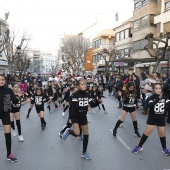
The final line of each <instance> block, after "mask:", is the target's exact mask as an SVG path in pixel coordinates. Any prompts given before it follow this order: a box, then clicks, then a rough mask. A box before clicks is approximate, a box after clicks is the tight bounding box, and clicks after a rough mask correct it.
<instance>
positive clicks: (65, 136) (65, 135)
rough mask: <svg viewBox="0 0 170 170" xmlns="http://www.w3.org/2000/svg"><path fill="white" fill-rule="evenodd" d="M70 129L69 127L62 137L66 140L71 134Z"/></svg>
mask: <svg viewBox="0 0 170 170" xmlns="http://www.w3.org/2000/svg"><path fill="white" fill-rule="evenodd" d="M69 130H70V128H67V129H66V131H65V132H64V133H63V136H62V139H63V140H66V139H67V137H68V136H69V135H70V134H69Z"/></svg>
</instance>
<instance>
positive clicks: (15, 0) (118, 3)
mask: <svg viewBox="0 0 170 170" xmlns="http://www.w3.org/2000/svg"><path fill="white" fill-rule="evenodd" d="M133 2H134V0H60V1H59V0H0V16H2V14H3V13H4V12H6V11H9V12H10V14H9V18H8V24H9V25H10V28H11V29H14V30H15V32H17V35H22V33H23V32H26V33H27V34H28V35H30V36H31V41H30V43H29V47H31V48H35V49H40V50H42V51H44V52H50V53H52V54H54V55H56V54H57V48H58V45H59V38H60V35H61V34H63V33H72V34H78V33H80V32H81V31H83V30H85V29H86V28H88V27H89V26H90V25H92V24H93V23H95V22H96V15H97V14H98V13H105V14H108V15H110V16H111V17H113V22H115V21H114V16H115V13H116V12H118V13H119V21H120V22H123V21H125V20H127V19H129V18H131V17H132V16H133V7H134V5H133Z"/></svg>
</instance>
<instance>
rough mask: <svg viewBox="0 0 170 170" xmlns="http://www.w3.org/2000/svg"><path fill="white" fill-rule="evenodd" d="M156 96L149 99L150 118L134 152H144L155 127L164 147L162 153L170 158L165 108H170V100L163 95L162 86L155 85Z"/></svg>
mask: <svg viewBox="0 0 170 170" xmlns="http://www.w3.org/2000/svg"><path fill="white" fill-rule="evenodd" d="M153 92H154V94H153V95H152V96H150V97H149V98H148V104H149V116H148V120H147V125H146V129H145V132H144V134H143V135H142V138H141V140H140V142H139V144H138V146H136V147H135V148H134V150H133V151H132V152H133V153H138V152H139V151H141V150H143V148H142V146H143V144H144V143H145V142H146V140H147V139H148V137H149V136H150V135H151V133H152V132H153V130H154V128H155V126H157V129H158V135H159V137H160V142H161V145H162V153H164V154H165V155H166V156H170V152H169V150H168V149H167V147H166V136H165V108H166V107H167V106H168V107H170V100H169V99H168V98H167V97H165V96H164V95H163V93H162V85H161V84H160V83H155V84H154V85H153Z"/></svg>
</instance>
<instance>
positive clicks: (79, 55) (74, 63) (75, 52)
mask: <svg viewBox="0 0 170 170" xmlns="http://www.w3.org/2000/svg"><path fill="white" fill-rule="evenodd" d="M89 47H90V40H89V39H87V38H84V37H83V36H80V35H67V36H66V37H65V39H64V42H63V47H62V50H61V51H62V52H63V54H64V57H65V60H66V61H67V63H68V67H69V68H70V69H72V70H73V71H77V73H78V74H79V73H80V72H81V71H82V68H81V67H83V65H84V62H85V56H86V54H87V52H88V49H89Z"/></svg>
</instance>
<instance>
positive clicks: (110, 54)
mask: <svg viewBox="0 0 170 170" xmlns="http://www.w3.org/2000/svg"><path fill="white" fill-rule="evenodd" d="M97 54H98V55H100V56H101V57H102V58H103V59H104V61H105V72H106V73H107V72H108V70H110V67H111V63H112V61H113V60H114V59H115V58H116V55H115V49H106V48H104V49H103V50H101V51H100V52H98V53H97Z"/></svg>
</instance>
